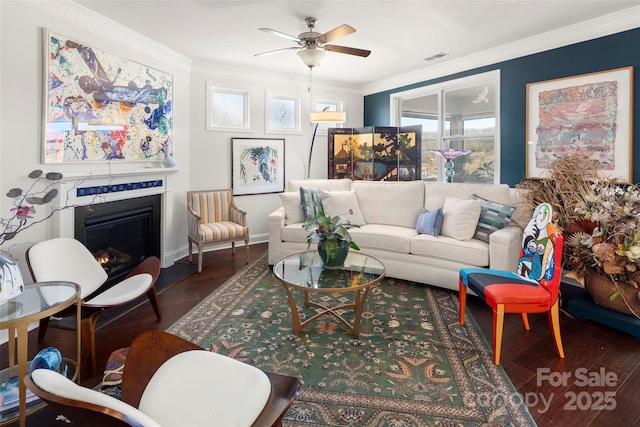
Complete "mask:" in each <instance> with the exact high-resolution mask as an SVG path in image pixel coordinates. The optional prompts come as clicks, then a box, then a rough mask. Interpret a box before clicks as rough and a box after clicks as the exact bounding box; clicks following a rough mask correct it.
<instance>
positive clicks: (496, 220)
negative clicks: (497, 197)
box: [470, 194, 516, 243]
mask: <svg viewBox="0 0 640 427" xmlns="http://www.w3.org/2000/svg"><path fill="white" fill-rule="evenodd" d="M470 199H472V200H480V201H482V207H481V209H480V219H479V220H478V226H477V227H476V232H475V234H474V235H473V238H474V239H478V240H482V241H483V242H487V243H489V235H490V234H491V233H493V232H494V231H497V230H500V229H501V228H504V227H506V226H507V224H509V222H511V215H513V212H514V211H515V210H516V208H515V207H513V206H508V205H503V204H502V203H498V202H492V201H491V200H487V199H485V198H484V197H480V196H478V195H477V194H472V195H471V197H470Z"/></svg>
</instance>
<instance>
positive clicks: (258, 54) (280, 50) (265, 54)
mask: <svg viewBox="0 0 640 427" xmlns="http://www.w3.org/2000/svg"><path fill="white" fill-rule="evenodd" d="M299 49H301V48H299V47H297V46H294V47H285V48H282V49H276V50H270V51H268V52H262V53H256V54H255V55H253V56H267V55H272V54H274V53H280V52H286V51H288V50H299Z"/></svg>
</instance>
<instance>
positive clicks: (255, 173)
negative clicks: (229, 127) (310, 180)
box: [231, 138, 284, 196]
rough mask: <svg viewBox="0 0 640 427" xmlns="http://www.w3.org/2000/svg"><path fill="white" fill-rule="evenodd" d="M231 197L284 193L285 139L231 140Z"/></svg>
mask: <svg viewBox="0 0 640 427" xmlns="http://www.w3.org/2000/svg"><path fill="white" fill-rule="evenodd" d="M231 149H232V150H231V151H232V157H233V158H232V161H231V175H232V187H233V195H234V196H238V195H248V194H263V193H282V192H283V191H284V139H278V138H232V139H231Z"/></svg>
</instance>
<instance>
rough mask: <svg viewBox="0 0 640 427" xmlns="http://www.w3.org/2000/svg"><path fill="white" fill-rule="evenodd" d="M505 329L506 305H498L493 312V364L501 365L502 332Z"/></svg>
mask: <svg viewBox="0 0 640 427" xmlns="http://www.w3.org/2000/svg"><path fill="white" fill-rule="evenodd" d="M503 329H504V305H502V304H498V306H497V307H496V308H495V309H494V310H493V363H495V364H496V365H499V364H500V351H501V350H502V330H503Z"/></svg>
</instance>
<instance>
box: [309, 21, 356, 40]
mask: <svg viewBox="0 0 640 427" xmlns="http://www.w3.org/2000/svg"><path fill="white" fill-rule="evenodd" d="M355 32H356V29H355V28H353V27H352V26H350V25H347V24H342V25H340V26H339V27H336V28H334V29H333V30H330V31H327V32H326V33H324V34H323V35H321V36H320V37H318V41H319V42H320V43H329V42H332V41H334V40H335V39H338V38H340V37H344V36H347V35H349V34H351V33H355Z"/></svg>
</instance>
